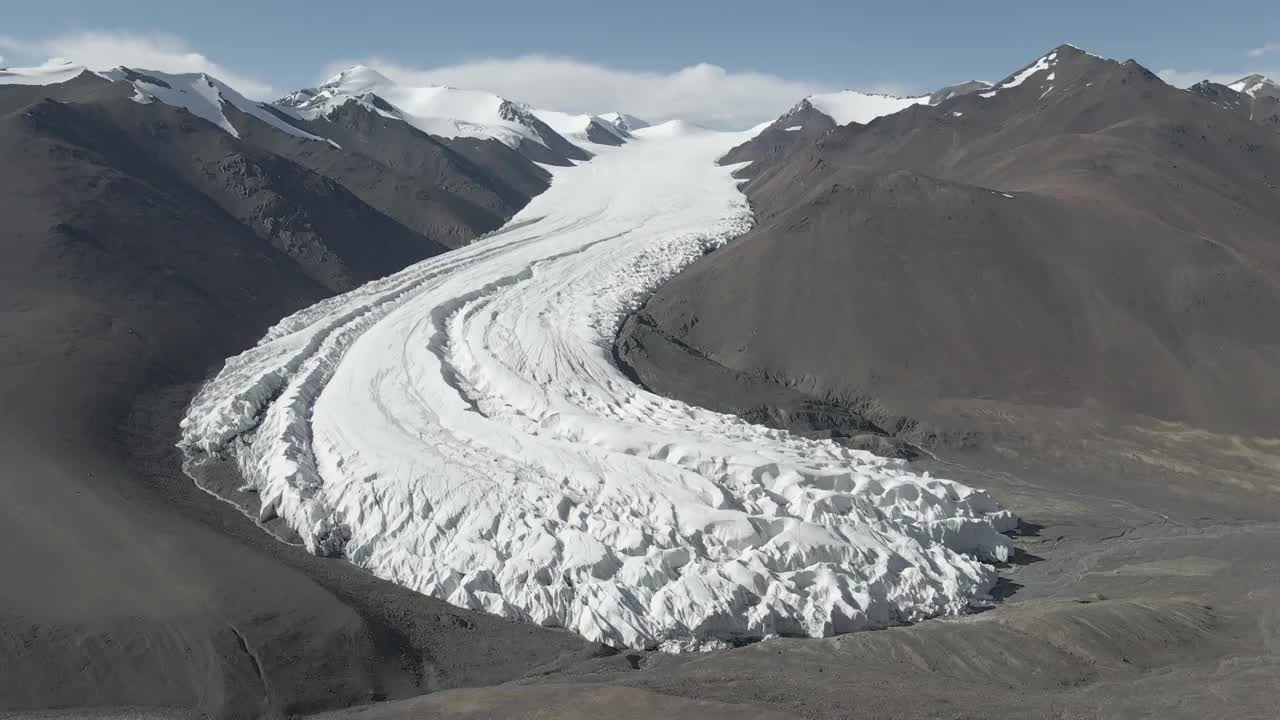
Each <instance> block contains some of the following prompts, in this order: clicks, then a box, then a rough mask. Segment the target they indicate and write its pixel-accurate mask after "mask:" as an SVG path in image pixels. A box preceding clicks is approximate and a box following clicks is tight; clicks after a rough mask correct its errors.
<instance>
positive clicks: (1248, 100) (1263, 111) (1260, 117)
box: [1189, 75, 1280, 132]
mask: <svg viewBox="0 0 1280 720" xmlns="http://www.w3.org/2000/svg"><path fill="white" fill-rule="evenodd" d="M1268 83H1269V84H1268ZM1237 87H1238V88H1246V87H1247V88H1250V89H1252V90H1253V91H1254V94H1249V93H1246V92H1242V91H1240V90H1236V89H1235V88H1237ZM1189 90H1190V91H1191V92H1192V93H1195V94H1196V95H1199V96H1200V97H1203V98H1205V99H1206V100H1208V101H1209V102H1211V103H1213V104H1214V105H1216V106H1218V107H1220V108H1222V109H1223V110H1227V111H1229V112H1233V113H1235V114H1237V115H1239V116H1241V117H1244V118H1248V119H1249V120H1252V121H1253V122H1256V123H1259V124H1261V125H1264V126H1266V127H1269V128H1271V129H1273V130H1276V131H1277V132H1280V86H1277V85H1275V83H1270V81H1268V80H1267V79H1266V78H1263V77H1262V76H1261V75H1250V76H1249V77H1246V78H1244V79H1242V80H1239V81H1237V82H1234V83H1232V84H1231V85H1221V84H1218V83H1215V82H1211V81H1209V80H1204V81H1201V82H1199V83H1196V84H1195V85H1192V86H1191V88H1189Z"/></svg>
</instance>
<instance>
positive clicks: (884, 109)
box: [807, 90, 929, 125]
mask: <svg viewBox="0 0 1280 720" xmlns="http://www.w3.org/2000/svg"><path fill="white" fill-rule="evenodd" d="M807 99H808V100H809V104H810V105H813V107H815V108H817V110H818V112H820V113H822V114H824V115H826V116H827V117H829V118H831V119H832V120H834V121H835V123H836V124H837V125H848V124H849V123H854V122H856V123H862V124H866V123H869V122H871V121H872V120H875V119H876V118H878V117H883V116H885V115H892V114H894V113H896V112H900V111H902V110H906V109H907V108H909V107H911V106H912V105H928V104H929V96H928V95H922V96H920V97H897V96H895V95H876V94H872V93H864V92H858V91H857V90H841V91H840V92H833V93H823V94H820V95H810V96H809V97H808V98H807Z"/></svg>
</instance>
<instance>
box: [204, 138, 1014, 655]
mask: <svg viewBox="0 0 1280 720" xmlns="http://www.w3.org/2000/svg"><path fill="white" fill-rule="evenodd" d="M744 139H745V137H744V136H742V135H740V134H739V135H734V134H728V133H714V132H709V131H700V130H699V131H693V130H691V131H689V132H670V133H654V134H650V135H649V136H645V135H644V134H641V137H640V139H639V140H637V141H636V142H634V143H629V144H627V145H624V146H622V147H619V148H601V149H600V151H599V154H598V156H597V157H596V158H595V159H593V160H592V161H591V162H589V163H585V164H582V165H580V166H577V167H573V168H564V169H555V170H554V171H553V172H555V179H554V182H553V184H552V186H551V188H550V189H549V190H548V191H547V192H546V193H544V194H543V195H541V196H539V197H537V198H535V199H534V201H533V202H532V203H531V204H530V205H529V206H528V207H527V208H526V209H525V210H524V211H522V212H521V213H520V215H519V216H517V217H516V218H515V219H514V220H513V221H512V222H511V223H510V224H508V226H507V227H506V228H505V229H503V230H502V231H500V232H498V233H497V234H495V235H493V236H490V237H488V238H486V239H485V240H483V241H481V242H478V243H476V244H473V245H470V246H467V247H465V248H462V249H461V250H458V251H455V252H452V253H448V254H446V255H443V256H439V257H436V258H432V259H430V260H427V261H425V262H422V263H419V264H418V265H415V266H413V267H410V268H408V269H406V270H404V271H402V272H400V273H398V274H396V275H393V276H391V277H388V278H384V279H382V280H378V281H375V282H372V283H369V284H367V285H365V286H363V287H361V288H358V289H356V290H354V291H352V292H350V293H347V294H346V295H342V296H339V297H336V298H332V299H330V300H326V301H324V302H322V303H320V304H318V305H316V306H313V307H311V308H309V309H306V310H303V311H301V312H299V313H297V314H295V315H293V316H291V317H289V318H286V319H284V320H283V321H281V322H280V323H279V324H278V325H277V326H276V327H274V328H272V329H271V330H270V331H269V332H268V334H267V336H266V337H265V338H263V340H262V341H261V342H260V343H259V344H258V345H257V346H256V347H254V348H252V349H250V350H248V351H246V352H244V353H242V354H241V355H238V356H236V357H233V358H230V359H229V360H228V361H227V363H226V366H225V367H224V368H223V370H222V371H221V372H220V373H219V374H218V375H217V377H215V378H214V379H213V380H211V381H210V382H209V383H208V384H206V386H205V387H204V388H203V389H202V390H201V391H200V393H199V394H198V395H197V397H196V398H195V400H194V401H193V403H192V406H191V408H190V410H189V413H188V415H187V417H186V418H185V419H184V421H183V435H182V440H181V443H182V445H183V446H184V448H185V449H186V450H187V451H188V453H189V456H190V457H191V458H192V459H193V460H192V461H193V462H195V463H199V462H200V458H201V457H204V456H207V455H216V454H225V453H231V454H233V455H234V456H235V458H236V460H237V462H238V463H239V465H240V467H241V469H242V471H243V472H244V475H245V477H246V480H247V482H248V483H250V484H251V485H252V486H254V487H255V488H256V489H257V491H258V494H259V498H260V500H261V504H262V513H263V517H264V518H268V517H272V516H277V515H278V516H279V517H281V518H282V519H283V520H284V521H285V522H287V523H288V524H289V526H291V527H292V528H294V529H295V530H296V531H297V532H298V533H299V534H300V535H301V536H302V537H303V538H304V540H305V542H306V543H307V547H308V548H309V549H310V550H311V551H313V552H318V553H330V554H336V553H339V552H341V553H342V554H345V555H346V556H347V557H349V558H350V559H351V560H352V561H353V562H355V563H357V564H359V565H361V566H363V567H365V568H367V569H369V570H370V571H372V572H373V573H375V574H377V575H379V576H381V577H383V578H386V579H388V580H391V581H393V582H396V583H399V584H402V585H405V586H408V587H410V588H413V589H415V590H418V591H421V592H423V593H428V594H431V595H434V596H437V597H440V598H444V599H446V600H448V601H449V602H451V603H454V604H457V605H461V606H465V607H470V608H476V609H483V610H487V611H490V612H493V613H498V614H501V615H504V616H507V617H511V618H520V619H524V620H529V621H532V622H537V623H542V624H545V625H553V626H562V627H566V628H569V629H571V630H574V631H577V632H579V633H581V634H582V635H584V636H586V637H587V638H590V639H592V640H598V641H601V642H605V643H609V644H612V645H616V646H624V647H636V648H651V647H664V648H668V649H691V648H696V647H707V646H716V645H718V644H722V643H725V642H736V641H742V640H750V639H756V638H761V637H765V636H767V635H772V634H781V635H809V636H824V635H830V634H833V633H840V632H847V631H852V630H858V629H864V628H874V627H882V626H885V625H889V624H894V623H899V622H906V621H913V620H918V619H923V618H927V617H932V616H936V615H941V614H947V613H955V612H959V611H962V610H963V609H964V608H965V607H966V605H967V604H968V603H969V602H970V601H972V600H974V599H976V598H981V597H983V596H985V595H986V593H987V592H988V590H989V589H990V588H991V587H992V585H993V583H994V581H995V571H994V570H993V569H992V568H991V567H990V566H989V565H987V564H985V563H984V562H983V560H989V559H992V558H996V559H1002V558H1004V557H1006V556H1007V553H1008V552H1009V548H1010V545H1009V541H1008V539H1007V538H1006V537H1005V536H1003V535H1001V534H1000V532H1001V531H1004V530H1008V529H1011V527H1012V526H1013V525H1014V524H1016V518H1014V517H1013V516H1012V515H1011V514H1010V513H1008V512H1007V511H1004V510H1001V509H1000V508H999V506H998V505H997V504H996V503H995V502H994V501H993V500H991V498H990V497H989V496H987V495H986V494H985V493H983V492H981V491H976V490H973V489H971V488H968V487H965V486H963V485H959V484H957V483H953V482H950V481H947V480H941V479H937V478H931V477H929V476H927V475H924V476H921V475H917V474H913V473H912V472H910V471H909V470H908V468H907V467H906V466H905V465H904V464H902V463H901V462H899V461H896V460H889V459H884V458H879V457H875V456H873V455H871V454H869V453H865V452H861V451H856V450H850V449H848V448H845V447H842V446H839V445H837V444H834V443H831V442H828V441H817V440H808V439H804V438H800V437H795V436H792V435H789V434H788V433H786V432H782V431H778V430H771V429H767V428H763V427H759V426H754V425H750V424H747V423H745V422H743V421H741V420H739V419H737V418H735V417H732V416H728V415H721V414H718V413H713V412H709V411H706V410H703V409H700V408H696V407H691V406H688V405H685V404H683V403H680V402H676V401H673V400H668V399H665V398H662V397H658V396H655V395H652V394H650V393H648V392H645V391H644V390H642V389H640V388H638V387H636V386H635V385H633V384H632V383H631V382H630V381H628V379H627V378H626V377H625V376H623V375H622V373H621V372H620V371H619V370H618V369H617V368H616V367H615V366H614V365H613V363H612V361H611V342H612V338H613V334H614V332H615V330H616V328H617V325H618V323H619V322H620V319H621V317H622V316H623V314H624V313H625V312H626V311H627V310H629V309H630V308H631V307H633V305H634V304H635V303H636V302H638V301H639V300H640V299H641V298H642V297H643V295H644V293H646V292H647V291H649V290H651V289H652V288H654V287H655V286H656V285H657V284H658V283H660V282H661V281H662V280H663V279H665V278H667V277H669V276H670V275H672V274H673V273H675V272H677V271H678V270H680V269H681V268H682V267H684V266H686V265H687V264H689V263H690V262H692V261H693V260H695V259H696V258H697V257H698V256H699V255H700V254H702V253H703V252H705V251H706V250H708V249H711V248H714V247H716V246H717V245H719V244H721V243H723V242H725V241H727V240H728V239H730V238H732V237H733V236H734V235H736V234H739V233H741V232H743V231H744V230H745V229H746V228H747V227H748V226H749V225H750V211H749V209H748V207H747V203H746V200H745V198H744V197H743V196H742V195H741V194H740V193H739V192H738V191H737V187H736V182H735V181H734V179H733V178H732V177H731V176H730V168H724V167H719V166H717V165H716V164H715V160H716V158H718V157H719V156H720V155H722V154H723V153H724V152H726V151H727V150H728V149H729V148H730V147H732V146H733V145H735V144H737V143H738V142H741V141H742V140H744Z"/></svg>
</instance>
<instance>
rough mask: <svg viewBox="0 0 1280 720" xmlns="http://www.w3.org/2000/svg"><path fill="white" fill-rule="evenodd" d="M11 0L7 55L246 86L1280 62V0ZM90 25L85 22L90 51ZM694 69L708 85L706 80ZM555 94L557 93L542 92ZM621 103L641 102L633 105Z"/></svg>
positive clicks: (975, 72) (958, 76) (842, 76)
mask: <svg viewBox="0 0 1280 720" xmlns="http://www.w3.org/2000/svg"><path fill="white" fill-rule="evenodd" d="M14 5H15V7H14V8H11V9H10V10H8V11H6V12H5V13H4V23H3V25H0V55H3V56H4V57H5V58H6V59H5V62H7V63H8V64H10V65H14V64H18V63H20V62H27V61H30V60H32V59H42V58H36V57H34V56H36V55H41V54H51V52H50V51H67V50H73V51H78V52H79V54H80V55H95V57H89V58H85V57H72V58H71V59H73V60H77V61H80V62H86V63H89V64H92V63H102V62H104V61H105V57H97V56H108V57H109V56H111V53H112V52H114V50H113V49H112V46H111V42H112V41H113V40H119V41H120V42H122V43H124V44H126V45H127V44H128V43H135V44H136V43H141V42H147V43H151V44H152V45H154V46H158V47H159V50H160V51H163V52H165V53H169V54H170V55H178V56H182V55H186V56H187V57H186V59H187V61H190V60H191V57H192V56H191V53H198V54H199V56H200V57H203V58H204V59H205V60H206V61H207V62H209V63H214V64H216V67H217V68H218V69H220V70H222V71H223V72H224V74H229V75H231V76H233V77H235V78H238V79H240V80H241V81H242V82H245V83H247V84H248V85H249V86H250V88H249V91H250V93H251V94H252V93H258V94H261V93H262V92H276V91H281V90H288V89H292V88H294V87H298V86H301V85H306V84H308V83H313V82H315V81H316V80H317V79H318V78H319V77H320V76H321V75H322V74H323V73H324V72H326V71H327V70H329V69H331V68H333V67H334V66H335V65H337V64H339V63H343V62H347V61H356V60H376V61H377V62H378V63H380V64H387V65H391V66H394V67H398V68H401V69H405V70H408V69H414V70H432V71H435V70H440V69H453V70H456V71H458V72H457V73H456V74H458V75H459V76H460V77H461V78H463V79H465V80H467V81H475V80H484V79H486V78H488V77H489V76H488V75H485V74H479V75H475V74H470V73H468V72H463V71H462V70H461V69H460V68H459V66H462V68H464V69H470V70H474V69H475V68H474V62H473V61H477V60H495V59H497V60H512V59H515V58H519V57H521V56H528V55H541V56H553V57H556V58H562V59H572V60H574V61H576V64H578V65H589V66H591V68H592V69H595V70H600V69H608V70H610V71H623V72H622V74H620V75H617V76H612V75H608V74H605V75H594V76H591V77H595V78H597V79H598V80H600V81H607V78H611V77H613V78H615V81H616V82H618V83H622V84H624V85H625V82H626V78H628V77H631V76H632V75H634V74H636V73H641V72H646V73H657V74H659V75H666V74H671V73H676V72H677V71H679V70H681V69H682V68H687V67H689V66H693V65H695V64H698V63H707V64H710V65H714V66H719V67H720V68H723V69H724V70H725V71H726V76H725V77H724V78H723V80H726V81H732V80H733V79H735V78H736V77H737V75H738V74H741V73H746V72H749V71H754V72H757V73H765V74H768V75H769V76H773V77H774V79H778V80H785V81H789V82H790V84H782V85H779V86H776V87H775V86H770V90H776V91H777V92H779V94H780V96H781V93H786V92H790V91H792V90H794V89H795V88H797V87H800V88H807V87H813V88H817V89H826V88H832V87H837V88H838V87H855V88H869V89H885V90H897V91H902V92H910V91H924V90H928V89H932V88H935V87H938V86H941V85H944V84H949V83H952V82H957V81H962V80H967V79H970V78H980V79H990V80H996V79H999V78H1001V77H1003V76H1004V75H1007V74H1008V73H1010V72H1011V71H1013V70H1016V69H1017V68H1018V67H1020V66H1021V65H1022V64H1024V63H1026V62H1029V61H1031V60H1033V59H1035V58H1036V57H1037V56H1038V55H1039V54H1040V53H1041V52H1042V51H1044V50H1047V49H1048V48H1050V47H1053V46H1055V45H1057V44H1059V43H1062V42H1071V43H1073V44H1076V45H1079V46H1081V47H1084V48H1086V49H1088V50H1091V51H1093V52H1096V53H1098V54H1101V55H1104V56H1108V57H1115V58H1118V59H1126V58H1129V57H1133V58H1136V59H1137V60H1138V61H1139V62H1142V63H1143V64H1144V65H1146V66H1147V67H1149V68H1151V69H1152V70H1155V71H1170V72H1168V73H1166V77H1167V78H1169V79H1171V80H1175V81H1183V82H1185V81H1186V80H1187V79H1189V78H1192V77H1197V76H1200V75H1205V74H1212V75H1214V76H1215V77H1223V78H1225V77H1229V76H1234V75H1239V74H1243V73H1244V72H1246V71H1268V72H1275V69H1280V2H1277V1H1276V0H1243V1H1237V2H1216V3H1208V2H1198V3H1187V2H1173V3H1171V2H1157V1H1155V0H1142V1H1134V2H1120V1H1113V2H1089V1H1084V2H1054V3H1039V2H1031V1H1029V0H1028V1H1025V2H986V3H961V2H946V3H937V2H932V3H925V2H915V1H912V0H898V1H896V2H895V1H893V0H888V1H884V0H882V1H881V2H874V3H861V2H836V1H829V0H770V1H769V2H754V1H751V0H745V1H744V0H738V1H737V2H723V1H720V0H715V1H702V2H698V1H696V0H684V1H683V2H671V1H668V0H647V1H623V2H619V1H617V0H591V1H589V2H588V1H579V0H564V1H556V0H541V1H539V0H518V1H507V0H484V1H472V2H467V1H465V0H461V1H455V2H447V3H445V2H408V1H398V2H364V3H360V2H333V1H330V0H312V1H311V2H281V1H276V0H253V1H249V0H220V1H218V2H200V3H196V2H181V3H178V2H171V1H170V2H162V1H160V0H133V1H132V2H129V3H110V2H101V0H59V1H58V2H45V3H41V2H27V3H18V2H16V1H15V3H14ZM84 33H92V35H91V36H90V37H91V39H92V40H93V42H92V43H90V44H89V45H88V46H87V47H86V45H85V42H84V40H85V37H86V36H85V35H84ZM77 41H79V44H76V43H77ZM125 50H127V51H128V52H125V53H124V55H125V57H126V58H127V59H128V58H132V59H128V60H127V61H128V63H129V64H138V65H140V64H142V63H140V62H138V61H137V60H138V59H139V58H135V57H134V55H136V54H137V53H138V52H140V50H139V48H137V47H132V48H129V47H126V48H125ZM129 52H132V53H134V54H133V55H131V54H128V53H129ZM1251 52H1252V55H1251ZM58 54H66V53H58ZM149 57H150V56H147V55H143V56H142V58H141V59H148V58H149ZM163 57H164V56H157V60H156V62H153V63H152V64H157V63H158V62H160V61H161V60H162V59H163ZM485 67H486V68H487V72H490V73H495V74H496V75H497V77H498V78H499V79H505V80H506V81H507V86H506V87H507V88H509V87H512V86H514V87H515V88H516V89H519V87H520V85H519V81H520V79H521V76H520V73H521V72H522V70H523V69H524V66H523V65H520V64H510V63H509V64H508V65H507V66H501V65H496V64H490V65H487V66H485ZM156 69H167V68H156ZM178 69H182V68H178ZM543 70H544V72H542V73H541V74H540V75H539V74H537V73H534V74H533V75H531V76H529V77H528V78H527V83H528V88H529V92H527V93H526V95H531V96H533V97H532V99H533V100H534V101H535V102H539V101H542V97H544V94H545V93H546V92H547V91H548V90H550V89H551V88H547V87H544V85H545V84H547V83H552V84H555V83H559V82H579V83H580V84H581V82H583V81H581V80H575V77H576V76H574V75H572V74H565V73H566V72H567V70H566V66H561V67H560V72H559V73H558V74H557V73H551V74H548V73H547V72H545V70H546V69H545V68H543ZM703 74H704V75H705V77H703V78H702V80H704V81H706V82H707V83H708V84H709V86H711V90H712V91H714V86H715V85H716V84H717V75H716V74H715V73H714V72H710V73H703ZM1278 74H1280V73H1278ZM429 77H430V78H432V79H435V78H436V77H437V75H436V74H431V75H430V76H429ZM646 77H650V76H648V75H646ZM685 81H687V82H689V83H690V84H692V85H696V83H694V82H693V81H691V80H690V79H689V78H687V77H686V78H685ZM450 84H458V85H462V84H466V83H464V82H450ZM644 87H649V86H644ZM751 88H754V89H755V91H758V92H764V91H765V90H764V88H763V86H758V85H751V86H750V87H749V88H743V89H742V90H741V91H742V92H748V91H749V89H751ZM504 89H506V88H504ZM588 90H590V88H588ZM507 93H508V94H513V93H510V92H509V90H507ZM713 94H714V93H713ZM559 97H560V96H558V95H555V94H554V93H553V94H552V95H550V96H549V97H548V99H550V98H559ZM730 97H731V98H732V97H736V95H731V96H730ZM526 99H527V98H526ZM601 100H615V101H616V98H615V97H613V96H607V97H604V98H601ZM631 109H633V110H640V109H642V104H641V103H639V102H638V101H637V106H636V107H633V108H631ZM603 111H604V110H601V112H603Z"/></svg>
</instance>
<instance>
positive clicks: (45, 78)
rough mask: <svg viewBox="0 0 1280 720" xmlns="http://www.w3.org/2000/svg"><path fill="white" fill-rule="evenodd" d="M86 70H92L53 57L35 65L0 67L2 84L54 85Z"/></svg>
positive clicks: (0, 83)
mask: <svg viewBox="0 0 1280 720" xmlns="http://www.w3.org/2000/svg"><path fill="white" fill-rule="evenodd" d="M86 72H90V70H89V69H88V68H86V67H85V66H83V65H77V64H76V63H73V62H71V61H70V60H65V59H63V58H51V59H49V60H47V61H45V62H44V63H43V64H41V65H36V66H34V67H15V68H0V85H53V84H56V83H64V82H67V81H68V80H72V79H75V78H76V77H78V76H79V75H80V74H81V73H86Z"/></svg>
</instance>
